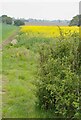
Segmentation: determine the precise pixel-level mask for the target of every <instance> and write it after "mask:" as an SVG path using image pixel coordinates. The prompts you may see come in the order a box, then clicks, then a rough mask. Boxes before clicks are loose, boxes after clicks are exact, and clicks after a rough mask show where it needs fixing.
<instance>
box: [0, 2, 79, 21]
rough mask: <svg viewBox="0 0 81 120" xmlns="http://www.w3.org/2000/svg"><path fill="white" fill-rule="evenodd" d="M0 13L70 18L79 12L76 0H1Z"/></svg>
mask: <svg viewBox="0 0 81 120" xmlns="http://www.w3.org/2000/svg"><path fill="white" fill-rule="evenodd" d="M22 1H23V2H22ZM0 9H1V10H0V15H2V14H7V15H8V16H11V17H16V18H26V19H28V18H34V19H48V20H55V19H67V20H70V19H72V17H73V16H75V15H77V14H79V2H78V0H77V1H76V0H72V1H71V0H70V1H69V0H68V1H67V0H66V2H64V1H63V0H62V1H61V0H60V2H59V1H58V0H57V2H56V1H55V0H54V1H52V0H48V1H46V0H41V1H39V0H38V2H36V0H33V2H32V1H31V0H30V1H29V0H26V1H25V0H14V1H13V0H12V2H10V0H3V2H1V7H0Z"/></svg>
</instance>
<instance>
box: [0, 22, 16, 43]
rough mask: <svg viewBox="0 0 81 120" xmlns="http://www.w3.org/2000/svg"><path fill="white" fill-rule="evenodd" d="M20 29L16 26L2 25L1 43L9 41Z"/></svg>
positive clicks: (0, 25)
mask: <svg viewBox="0 0 81 120" xmlns="http://www.w3.org/2000/svg"><path fill="white" fill-rule="evenodd" d="M17 29H18V27H16V26H14V25H8V24H1V23H0V31H1V36H0V43H1V42H2V41H3V40H5V39H7V38H8V37H9V36H10V35H12V34H13V33H14V32H15V31H16V30H17Z"/></svg>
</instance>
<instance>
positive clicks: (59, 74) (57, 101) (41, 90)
mask: <svg viewBox="0 0 81 120" xmlns="http://www.w3.org/2000/svg"><path fill="white" fill-rule="evenodd" d="M78 45H79V37H78V36H76V37H75V34H74V35H72V36H71V37H70V38H69V39H68V40H66V39H57V40H53V41H51V43H50V44H47V43H43V44H41V45H40V48H39V55H40V58H39V70H38V80H37V88H38V89H37V96H38V100H39V101H38V104H39V106H40V107H41V108H42V109H45V110H52V111H53V112H54V114H55V115H56V116H60V117H65V118H68V117H69V118H76V117H79V97H80V96H79V74H78V71H80V69H79V67H78V62H79V59H78Z"/></svg>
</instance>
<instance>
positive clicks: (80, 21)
mask: <svg viewBox="0 0 81 120" xmlns="http://www.w3.org/2000/svg"><path fill="white" fill-rule="evenodd" d="M69 25H70V26H80V25H81V15H76V16H74V17H73V19H72V20H71V21H70V24H69Z"/></svg>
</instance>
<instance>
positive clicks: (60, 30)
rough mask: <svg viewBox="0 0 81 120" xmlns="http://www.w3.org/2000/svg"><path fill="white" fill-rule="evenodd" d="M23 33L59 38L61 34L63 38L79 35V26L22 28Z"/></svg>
mask: <svg viewBox="0 0 81 120" xmlns="http://www.w3.org/2000/svg"><path fill="white" fill-rule="evenodd" d="M20 31H21V32H25V33H27V34H29V33H30V34H31V35H33V36H34V35H35V36H40V35H42V36H44V37H59V36H60V35H61V34H62V35H63V36H69V35H70V34H72V33H73V32H76V33H79V27H77V26H61V27H58V26H21V29H20Z"/></svg>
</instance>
